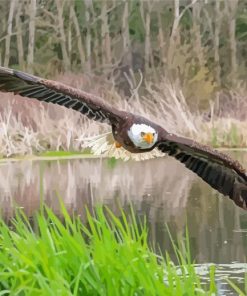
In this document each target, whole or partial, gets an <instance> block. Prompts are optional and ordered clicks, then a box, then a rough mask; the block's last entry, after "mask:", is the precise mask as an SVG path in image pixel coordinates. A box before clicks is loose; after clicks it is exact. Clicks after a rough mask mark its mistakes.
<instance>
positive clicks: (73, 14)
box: [70, 6, 85, 68]
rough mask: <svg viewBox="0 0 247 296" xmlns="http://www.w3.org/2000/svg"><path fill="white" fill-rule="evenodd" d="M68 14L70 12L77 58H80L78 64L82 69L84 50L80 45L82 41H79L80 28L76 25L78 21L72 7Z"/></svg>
mask: <svg viewBox="0 0 247 296" xmlns="http://www.w3.org/2000/svg"><path fill="white" fill-rule="evenodd" d="M70 9H71V10H70V12H71V18H72V21H73V24H74V27H75V34H76V36H75V38H76V40H77V47H78V51H79V56H80V62H81V67H82V68H84V65H85V53H84V49H83V45H82V39H81V32H80V27H79V23H78V19H77V17H76V14H75V10H74V7H72V6H71V8H70Z"/></svg>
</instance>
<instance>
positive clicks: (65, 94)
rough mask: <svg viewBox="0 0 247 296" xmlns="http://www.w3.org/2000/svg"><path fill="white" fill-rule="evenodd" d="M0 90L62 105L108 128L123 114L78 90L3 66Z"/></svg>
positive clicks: (0, 76)
mask: <svg viewBox="0 0 247 296" xmlns="http://www.w3.org/2000/svg"><path fill="white" fill-rule="evenodd" d="M0 90H1V91H4V92H14V93H15V94H19V95H21V96H24V97H29V98H34V99H37V100H39V101H45V102H47V103H53V104H58V105H61V106H65V107H66V108H71V109H74V110H76V111H79V112H81V113H82V114H84V115H86V116H87V117H89V118H90V119H94V120H98V121H101V122H107V123H109V124H111V125H112V124H116V123H117V122H118V121H119V120H120V118H121V116H122V113H124V112H122V111H119V110H117V109H115V108H114V107H112V106H110V105H109V104H107V103H106V102H104V101H103V100H102V99H100V98H99V97H97V96H95V95H92V94H89V93H87V92H84V91H82V90H78V89H75V88H72V87H69V86H67V85H65V84H62V83H59V82H56V81H52V80H47V79H42V78H39V77H37V76H33V75H30V74H27V73H24V72H21V71H17V70H12V69H8V68H4V67H0Z"/></svg>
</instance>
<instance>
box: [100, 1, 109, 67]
mask: <svg viewBox="0 0 247 296" xmlns="http://www.w3.org/2000/svg"><path fill="white" fill-rule="evenodd" d="M101 20H102V36H101V38H102V51H103V52H102V63H103V65H105V64H110V63H111V43H110V42H111V41H110V34H109V26H108V15H107V2H106V1H102V13H101Z"/></svg>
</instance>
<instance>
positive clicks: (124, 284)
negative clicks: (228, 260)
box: [0, 205, 216, 296]
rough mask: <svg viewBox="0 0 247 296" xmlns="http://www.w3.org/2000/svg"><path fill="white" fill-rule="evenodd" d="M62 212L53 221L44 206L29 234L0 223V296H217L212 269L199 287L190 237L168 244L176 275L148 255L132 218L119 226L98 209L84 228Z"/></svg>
mask: <svg viewBox="0 0 247 296" xmlns="http://www.w3.org/2000/svg"><path fill="white" fill-rule="evenodd" d="M61 211H62V219H59V218H57V216H56V215H55V214H54V213H53V212H52V210H50V209H49V208H47V207H45V206H44V208H42V209H41V211H40V212H39V213H37V215H36V216H35V218H34V224H33V225H32V226H31V225H30V223H29V221H28V219H27V217H26V216H25V215H24V214H23V213H22V212H18V213H17V214H16V217H15V218H14V219H13V220H12V221H11V223H10V224H9V225H7V224H6V223H5V222H4V221H3V220H1V221H0V249H1V252H0V291H1V292H0V295H124V296H125V295H176V296H179V295H183V296H185V295H215V293H216V285H215V281H214V268H212V269H211V271H210V284H209V285H208V287H207V288H206V287H205V286H202V284H201V280H200V278H199V276H197V275H196V272H195V269H194V267H193V264H192V261H191V258H190V252H189V244H188V237H187V239H186V240H185V244H184V246H182V245H180V247H177V246H175V243H174V250H175V253H176V255H177V259H178V262H179V264H180V275H178V272H177V266H175V265H174V263H173V262H172V261H171V259H170V256H169V254H168V253H167V254H165V255H164V256H158V255H157V254H155V253H154V252H153V251H152V250H151V249H150V247H149V246H148V242H147V241H148V240H147V236H148V230H147V228H146V224H145V223H142V224H140V223H139V222H137V220H136V219H135V215H134V213H133V212H132V214H131V215H129V216H128V217H127V216H126V215H125V214H124V213H123V212H122V213H121V217H120V218H118V217H116V216H115V215H114V214H113V213H112V212H111V211H110V210H108V209H107V208H105V207H98V208H96V210H95V213H94V214H93V215H92V214H90V213H89V211H86V214H85V215H86V221H87V222H86V223H83V222H81V219H80V218H79V217H74V218H71V217H70V216H69V215H68V213H67V211H66V210H65V208H64V206H63V205H61ZM61 220H62V221H63V222H61ZM34 229H35V231H34ZM183 248H185V250H186V251H185V252H182V251H181V249H183ZM183 254H184V255H183ZM205 289H206V290H205Z"/></svg>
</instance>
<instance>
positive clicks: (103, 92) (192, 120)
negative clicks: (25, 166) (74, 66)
mask: <svg viewBox="0 0 247 296" xmlns="http://www.w3.org/2000/svg"><path fill="white" fill-rule="evenodd" d="M57 79H58V80H59V81H62V82H66V83H68V84H70V85H71V86H74V87H78V88H82V89H84V90H88V91H91V92H94V93H95V94H98V95H100V96H101V97H102V98H103V99H104V100H107V101H108V102H110V103H111V104H114V105H115V106H116V107H118V108H120V109H125V110H129V111H131V112H134V113H137V114H141V115H144V116H146V117H148V118H149V119H151V120H154V121H155V122H158V123H159V124H161V125H162V126H163V127H165V128H166V129H167V130H169V131H171V132H174V133H177V134H181V135H185V136H188V137H191V138H194V139H196V140H197V141H200V142H202V143H207V144H211V145H213V146H224V147H240V146H241V147H243V146H247V132H246V128H245V127H246V123H247V122H246V120H242V121H241V120H239V119H236V118H234V114H231V117H229V116H227V115H228V113H224V112H226V111H225V110H221V111H220V109H219V108H217V106H215V104H214V103H212V104H211V112H210V113H207V114H206V113H199V112H193V113H192V112H191V111H190V108H189V107H188V104H187V102H186V99H185V97H184V94H183V93H182V91H181V88H180V87H179V85H177V84H176V83H171V82H169V81H168V80H165V79H164V80H163V81H161V82H160V83H159V84H158V85H157V84H153V83H148V82H146V83H145V89H144V90H143V89H142V90H141V91H140V89H139V88H138V82H135V81H133V79H132V80H131V79H130V77H129V78H128V79H129V84H130V90H131V93H132V95H131V99H128V98H124V97H123V96H120V95H119V94H118V92H117V91H116V89H115V87H114V83H113V82H112V83H111V82H109V81H102V80H100V79H98V80H97V79H95V78H92V77H89V76H82V75H81V76H78V75H75V74H67V75H62V76H59V77H57ZM140 79H141V75H140ZM135 83H137V85H135ZM140 92H142V93H144V94H143V95H140ZM230 95H231V93H229V96H230ZM234 96H235V98H234V100H236V99H237V100H243V97H242V96H241V93H238V94H236V93H234ZM243 101H244V100H243ZM240 107H241V105H240ZM0 110H1V112H0V153H1V155H2V156H12V155H23V154H33V153H38V152H42V151H45V150H70V151H81V150H82V145H83V142H84V140H85V139H86V138H87V137H90V136H92V135H96V134H100V133H104V132H106V131H110V127H109V126H108V125H105V124H100V123H97V122H94V121H91V120H88V119H87V118H86V117H85V116H81V115H80V114H79V113H77V112H75V111H72V110H67V109H66V108H64V107H60V106H56V105H53V104H47V103H39V102H37V101H35V100H30V99H25V98H22V97H19V96H14V95H12V94H6V93H1V97H0ZM230 110H231V109H230ZM239 110H240V111H241V108H239ZM219 112H222V114H221V116H220V117H219V116H218V113H219ZM223 115H224V116H223Z"/></svg>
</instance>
